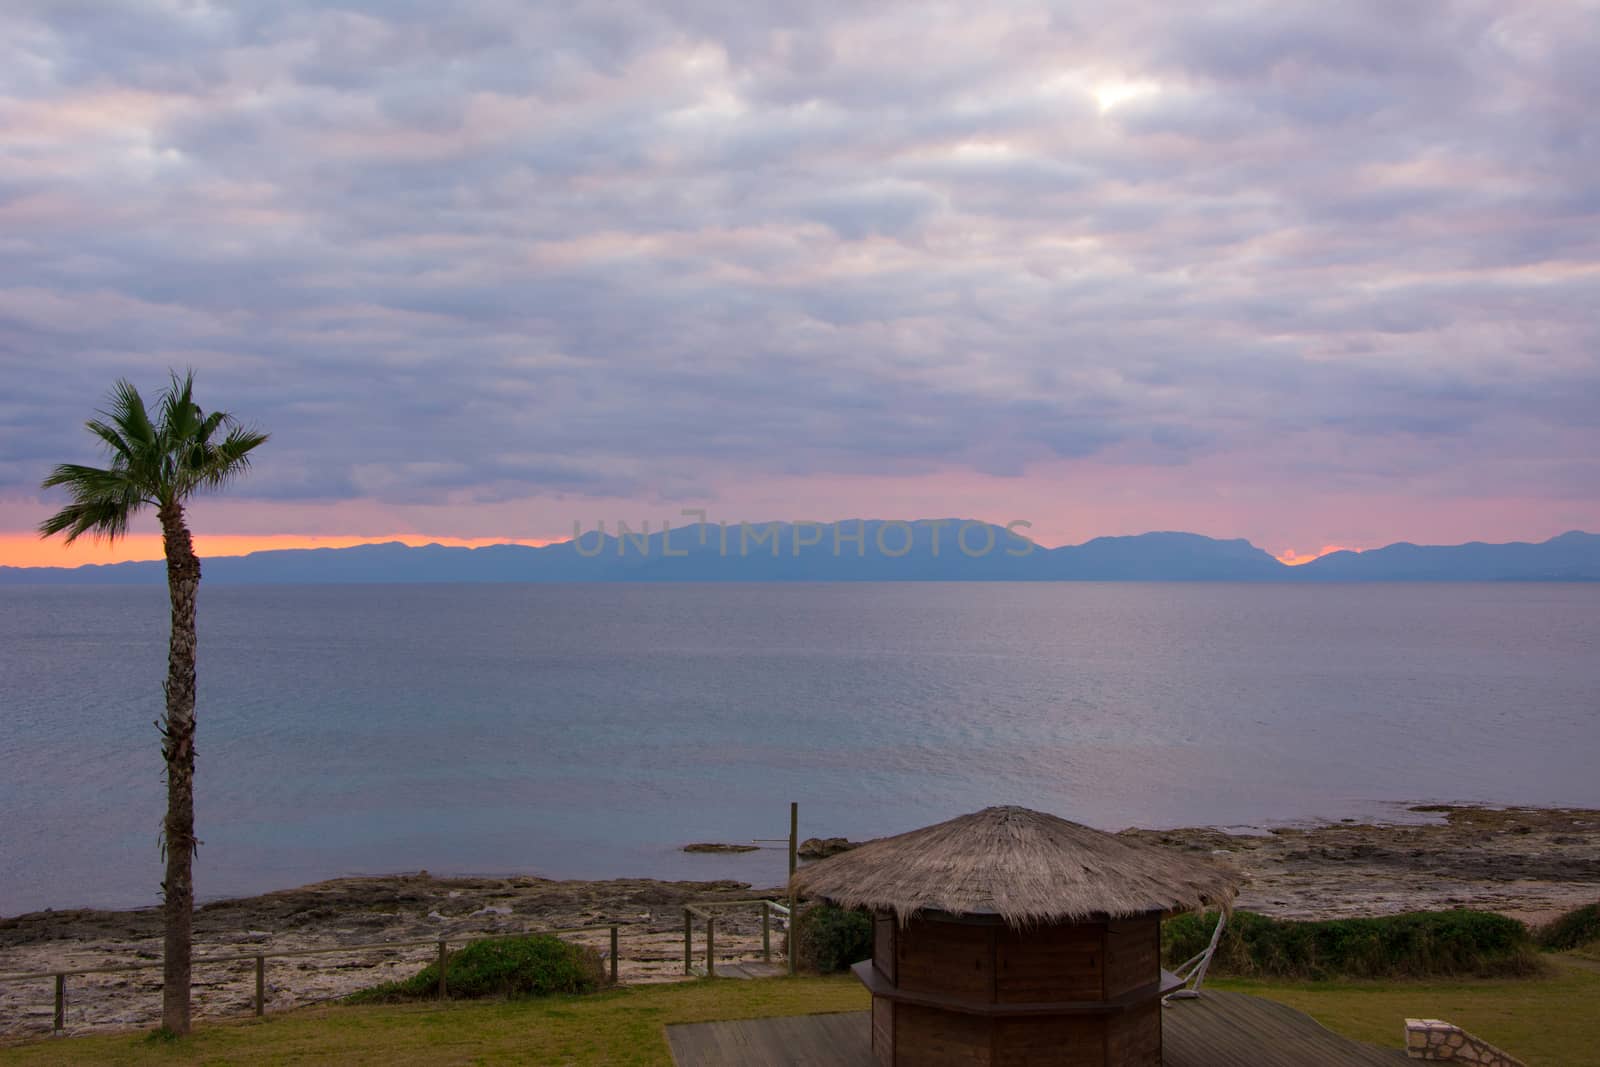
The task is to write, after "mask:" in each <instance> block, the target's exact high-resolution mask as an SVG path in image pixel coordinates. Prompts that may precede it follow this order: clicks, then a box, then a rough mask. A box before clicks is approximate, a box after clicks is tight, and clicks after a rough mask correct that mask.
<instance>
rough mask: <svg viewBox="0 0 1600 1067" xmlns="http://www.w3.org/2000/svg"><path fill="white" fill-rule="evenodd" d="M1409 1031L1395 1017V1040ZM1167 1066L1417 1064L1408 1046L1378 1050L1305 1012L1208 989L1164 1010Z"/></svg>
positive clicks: (1369, 1066)
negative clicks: (1323, 1023) (1329, 1026)
mask: <svg viewBox="0 0 1600 1067" xmlns="http://www.w3.org/2000/svg"><path fill="white" fill-rule="evenodd" d="M1403 1036H1404V1035H1403V1034H1402V1033H1401V1032H1400V1023H1399V1022H1398V1021H1396V1023H1395V1028H1394V1037H1395V1040H1396V1041H1399V1040H1401V1039H1402V1037H1403ZM1161 1046H1162V1053H1163V1057H1162V1059H1163V1062H1164V1063H1165V1064H1166V1067H1223V1065H1224V1064H1241V1063H1248V1064H1251V1065H1252V1067H1303V1065H1304V1064H1308V1063H1316V1064H1326V1065H1327V1067H1395V1065H1396V1064H1402V1063H1413V1062H1415V1061H1413V1060H1411V1059H1408V1058H1407V1057H1406V1054H1405V1052H1404V1050H1402V1049H1398V1048H1393V1049H1386V1048H1378V1047H1377V1046H1375V1045H1367V1044H1363V1043H1362V1042H1360V1041H1352V1040H1351V1039H1350V1038H1348V1037H1341V1036H1340V1035H1338V1034H1336V1033H1334V1032H1333V1031H1332V1030H1328V1029H1326V1028H1324V1027H1323V1026H1322V1024H1321V1023H1319V1022H1317V1021H1316V1020H1315V1019H1313V1018H1312V1017H1311V1016H1309V1015H1307V1014H1306V1013H1305V1012H1302V1011H1297V1010H1295V1009H1294V1008H1291V1007H1289V1006H1288V1005H1286V1004H1279V1003H1278V1002H1277V1001H1275V1000H1266V999H1264V998H1262V997H1252V996H1248V995H1246V994H1244V993H1224V992H1221V991H1218V990H1209V991H1207V992H1206V993H1203V994H1202V995H1201V996H1199V997H1197V998H1195V999H1194V1000H1174V1001H1172V1002H1171V1003H1169V1004H1168V1005H1167V1006H1166V1007H1165V1008H1163V1009H1161Z"/></svg>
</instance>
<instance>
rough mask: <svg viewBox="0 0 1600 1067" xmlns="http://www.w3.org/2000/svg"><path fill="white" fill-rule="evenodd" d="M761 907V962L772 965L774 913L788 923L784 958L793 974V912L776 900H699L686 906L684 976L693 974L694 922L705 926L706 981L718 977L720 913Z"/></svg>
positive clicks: (684, 909)
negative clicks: (726, 910)
mask: <svg viewBox="0 0 1600 1067" xmlns="http://www.w3.org/2000/svg"><path fill="white" fill-rule="evenodd" d="M751 906H759V907H760V908H761V960H762V962H763V963H771V962H772V916H773V914H774V913H776V914H778V915H780V916H782V917H783V918H784V919H785V920H787V933H788V943H787V946H786V947H785V950H784V955H785V956H786V957H787V959H788V961H789V973H790V974H793V973H794V916H793V913H792V912H791V911H790V909H789V908H788V907H787V906H785V905H783V904H779V903H777V902H776V901H772V900H766V899H756V900H714V901H699V902H696V903H693V904H685V905H684V906H683V973H684V974H694V973H695V966H694V921H695V920H696V919H699V920H701V921H702V922H704V923H705V925H706V965H705V969H704V971H703V972H702V973H703V974H705V976H706V977H707V978H715V977H716V976H717V955H716V953H717V915H716V913H717V911H718V910H720V909H722V908H740V907H746V908H747V907H751Z"/></svg>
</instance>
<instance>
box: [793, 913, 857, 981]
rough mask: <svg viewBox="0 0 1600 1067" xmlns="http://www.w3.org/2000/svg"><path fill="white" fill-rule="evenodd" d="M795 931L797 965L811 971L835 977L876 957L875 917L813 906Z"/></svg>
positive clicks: (800, 919)
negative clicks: (854, 964) (873, 935)
mask: <svg viewBox="0 0 1600 1067" xmlns="http://www.w3.org/2000/svg"><path fill="white" fill-rule="evenodd" d="M798 922H799V925H798V926H796V927H795V931H794V940H795V946H796V948H795V963H796V964H798V965H799V966H800V967H802V968H804V969H805V970H808V971H817V972H818V973H820V974H832V973H833V972H835V971H842V970H845V969H846V968H848V967H849V966H850V965H851V964H852V963H859V962H861V961H862V960H864V959H869V958H871V956H872V916H870V915H868V914H867V913H866V912H864V911H846V910H845V909H843V908H839V907H835V906H834V905H832V904H813V905H811V906H810V907H808V908H806V909H805V910H804V911H802V912H801V913H800V917H799V919H798Z"/></svg>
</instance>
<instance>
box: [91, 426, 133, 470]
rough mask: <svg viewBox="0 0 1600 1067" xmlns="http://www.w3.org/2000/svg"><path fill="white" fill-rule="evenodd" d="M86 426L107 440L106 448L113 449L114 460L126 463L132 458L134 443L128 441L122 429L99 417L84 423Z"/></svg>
mask: <svg viewBox="0 0 1600 1067" xmlns="http://www.w3.org/2000/svg"><path fill="white" fill-rule="evenodd" d="M84 426H86V427H88V429H89V432H90V433H92V434H94V435H95V436H96V437H98V438H100V440H102V441H104V442H105V444H106V448H108V449H110V451H111V458H112V462H114V463H118V462H120V463H122V464H124V465H126V464H127V463H128V461H129V460H130V459H131V458H132V456H133V454H134V448H133V445H132V444H130V443H129V442H128V439H127V438H126V437H123V436H122V433H121V431H119V430H118V429H117V428H116V427H115V426H112V425H110V424H109V423H106V422H102V421H101V420H99V419H90V420H89V421H88V422H86V423H84Z"/></svg>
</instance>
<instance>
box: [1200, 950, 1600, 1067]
mask: <svg viewBox="0 0 1600 1067" xmlns="http://www.w3.org/2000/svg"><path fill="white" fill-rule="evenodd" d="M1545 958H1546V960H1547V961H1549V962H1550V964H1551V971H1550V974H1549V975H1548V976H1547V977H1543V978H1512V979H1503V980H1498V981H1473V980H1470V979H1468V980H1456V981H1427V980H1423V981H1416V982H1293V983H1291V982H1271V983H1268V982H1252V981H1243V980H1239V979H1217V980H1215V981H1214V982H1211V983H1208V984H1210V985H1214V986H1216V987H1217V988H1219V989H1235V990H1238V991H1239V992H1241V993H1252V994H1254V995H1256V996H1260V997H1269V998H1271V999H1272V1000H1277V1001H1281V1002H1282V1003H1284V1004H1288V1005H1290V1006H1291V1007H1295V1008H1299V1009H1300V1010H1301V1011H1303V1012H1305V1013H1306V1014H1307V1015H1310V1016H1311V1017H1312V1018H1314V1019H1316V1020H1317V1021H1318V1022H1320V1023H1321V1024H1322V1025H1323V1026H1326V1027H1327V1028H1328V1029H1330V1030H1335V1031H1337V1032H1339V1033H1341V1034H1345V1035H1347V1036H1349V1037H1354V1038H1358V1039H1359V1040H1362V1041H1367V1042H1370V1043H1372V1044H1374V1045H1386V1046H1389V1047H1392V1048H1394V1047H1399V1046H1400V1044H1401V1041H1402V1040H1403V1038H1402V1036H1401V1035H1402V1030H1403V1028H1404V1026H1405V1020H1406V1019H1407V1018H1414V1019H1415V1018H1433V1019H1445V1020H1448V1021H1449V1022H1453V1023H1455V1024H1456V1025H1457V1026H1460V1027H1462V1028H1464V1029H1466V1030H1470V1031H1471V1032H1472V1033H1474V1034H1477V1035H1478V1036H1479V1037H1481V1038H1483V1039H1484V1040H1485V1041H1488V1042H1491V1043H1493V1044H1496V1045H1499V1046H1500V1047H1501V1048H1503V1049H1504V1050H1506V1051H1507V1052H1509V1053H1511V1054H1512V1055H1513V1056H1516V1057H1517V1058H1518V1059H1521V1060H1523V1061H1525V1062H1526V1063H1528V1064H1530V1065H1531V1067H1542V1065H1550V1067H1600V971H1596V970H1590V969H1587V968H1584V967H1580V966H1578V965H1576V964H1574V963H1573V962H1571V961H1569V960H1566V959H1563V958H1562V957H1559V956H1554V957H1551V956H1547V957H1545Z"/></svg>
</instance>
